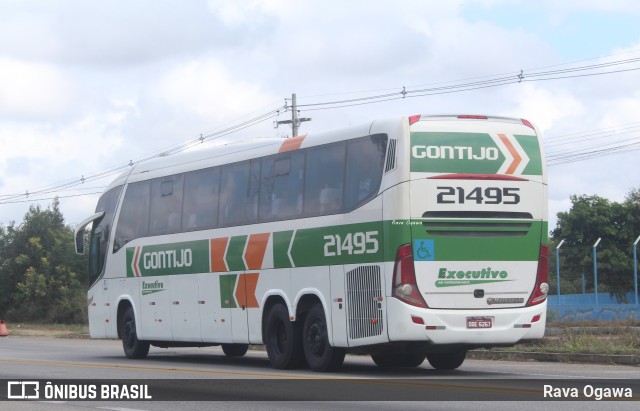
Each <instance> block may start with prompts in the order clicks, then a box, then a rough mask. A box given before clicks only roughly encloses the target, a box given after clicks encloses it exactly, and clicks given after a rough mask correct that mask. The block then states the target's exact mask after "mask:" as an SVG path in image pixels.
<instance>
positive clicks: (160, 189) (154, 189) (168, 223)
mask: <svg viewBox="0 0 640 411" xmlns="http://www.w3.org/2000/svg"><path fill="white" fill-rule="evenodd" d="M183 180H184V176H183V175H182V174H178V175H174V176H169V177H161V178H156V179H154V180H151V205H150V210H149V213H150V215H149V218H150V221H151V227H149V234H150V235H161V234H173V233H178V232H180V231H181V230H182V184H183Z"/></svg>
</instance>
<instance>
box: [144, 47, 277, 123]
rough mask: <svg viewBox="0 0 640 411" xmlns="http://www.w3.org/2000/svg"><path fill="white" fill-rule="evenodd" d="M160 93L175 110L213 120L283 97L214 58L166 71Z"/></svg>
mask: <svg viewBox="0 0 640 411" xmlns="http://www.w3.org/2000/svg"><path fill="white" fill-rule="evenodd" d="M157 94H158V96H159V97H160V98H162V99H163V100H164V101H165V102H166V103H167V104H169V105H171V106H173V107H174V108H175V109H176V111H187V112H191V113H194V114H196V115H198V116H200V117H202V118H206V119H208V121H209V122H211V124H216V123H220V122H222V121H228V119H229V117H230V116H238V115H241V114H243V113H246V112H248V111H250V110H251V109H255V108H257V107H261V106H265V105H266V104H269V103H273V102H274V101H277V100H280V99H279V98H278V97H275V96H273V95H270V94H269V93H268V92H266V91H264V90H263V89H262V88H261V87H260V86H258V85H256V84H252V83H250V82H248V81H245V80H240V79H236V78H234V76H233V75H232V73H231V72H230V71H229V70H228V68H227V67H225V66H224V65H223V64H221V63H220V62H218V61H216V60H214V59H211V58H206V59H201V60H192V61H189V62H185V63H184V64H181V65H179V66H177V67H175V68H174V69H172V70H170V71H169V72H168V73H166V74H165V75H164V76H163V77H162V78H161V79H160V80H159V85H158V91H157Z"/></svg>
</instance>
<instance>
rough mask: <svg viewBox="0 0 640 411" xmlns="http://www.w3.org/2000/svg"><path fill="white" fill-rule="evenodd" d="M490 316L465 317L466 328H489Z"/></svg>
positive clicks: (491, 320)
mask: <svg viewBox="0 0 640 411" xmlns="http://www.w3.org/2000/svg"><path fill="white" fill-rule="evenodd" d="M492 326H493V318H492V317H467V328H491V327H492Z"/></svg>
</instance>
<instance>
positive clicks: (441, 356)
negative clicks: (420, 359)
mask: <svg viewBox="0 0 640 411" xmlns="http://www.w3.org/2000/svg"><path fill="white" fill-rule="evenodd" d="M466 356H467V352H466V351H465V350H462V351H456V352H449V353H434V354H427V360H428V361H429V364H431V366H432V367H433V368H435V369H436V370H455V369H456V368H458V367H460V366H461V365H462V363H463V362H464V359H465V358H466Z"/></svg>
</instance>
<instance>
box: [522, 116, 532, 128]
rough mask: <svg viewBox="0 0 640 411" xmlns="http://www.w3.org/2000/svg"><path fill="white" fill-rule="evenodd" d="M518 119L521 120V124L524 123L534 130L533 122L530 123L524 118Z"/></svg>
mask: <svg viewBox="0 0 640 411" xmlns="http://www.w3.org/2000/svg"><path fill="white" fill-rule="evenodd" d="M520 121H522V124H524V125H525V126H527V127H529V128H532V129H534V130H535V127H533V124H531V122H530V121H529V120H525V119H524V118H521V119H520Z"/></svg>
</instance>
